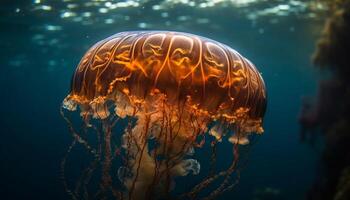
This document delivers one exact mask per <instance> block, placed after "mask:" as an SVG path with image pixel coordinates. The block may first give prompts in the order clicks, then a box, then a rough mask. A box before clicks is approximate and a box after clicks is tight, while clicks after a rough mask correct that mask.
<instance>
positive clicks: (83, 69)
mask: <svg viewBox="0 0 350 200" xmlns="http://www.w3.org/2000/svg"><path fill="white" fill-rule="evenodd" d="M154 89H157V90H159V91H160V92H162V93H164V94H166V95H167V97H168V99H169V101H175V102H176V101H181V100H184V99H185V98H189V97H190V98H191V101H192V102H194V103H195V104H197V105H198V106H199V108H201V109H203V110H207V111H209V112H210V113H214V114H215V112H216V111H217V110H225V111H226V112H233V111H235V110H237V109H239V108H241V107H244V108H249V115H250V117H251V118H256V119H257V118H262V117H263V115H264V112H265V109H266V89H265V84H264V81H263V79H262V77H261V75H260V73H259V72H258V71H257V69H256V68H255V66H254V65H253V64H252V63H251V62H250V61H249V60H248V59H246V58H244V57H243V56H241V55H240V54H239V53H238V52H237V51H235V50H233V49H231V48H230V47H228V46H226V45H224V44H221V43H219V42H216V41H214V40H210V39H207V38H204V37H200V36H196V35H193V34H188V33H180V32H167V31H135V32H122V33H118V34H115V35H113V36H111V37H109V38H107V39H105V40H102V41H100V42H98V43H97V44H95V45H94V46H93V47H92V48H90V49H89V50H88V51H87V53H86V54H85V55H84V57H83V58H82V60H81V61H80V63H79V66H78V67H77V69H76V72H75V74H74V77H73V79H72V88H71V95H74V96H78V97H81V99H84V100H86V101H92V100H93V99H95V98H98V97H101V96H102V97H105V98H106V99H109V98H112V94H113V93H114V92H116V91H123V90H124V91H128V92H129V93H130V95H135V96H137V97H139V98H146V97H147V95H150V93H151V92H152V91H153V90H154Z"/></svg>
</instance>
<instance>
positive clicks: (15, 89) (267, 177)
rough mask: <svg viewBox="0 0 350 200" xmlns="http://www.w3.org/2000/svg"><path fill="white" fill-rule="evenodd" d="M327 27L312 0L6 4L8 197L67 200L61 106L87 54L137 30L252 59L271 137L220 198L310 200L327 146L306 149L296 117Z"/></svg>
mask: <svg viewBox="0 0 350 200" xmlns="http://www.w3.org/2000/svg"><path fill="white" fill-rule="evenodd" d="M323 24H324V7H323V6H322V4H318V3H317V2H313V1H298V0H276V1H275V0H272V1H264V0H261V1H258V0H236V1H225V0H216V1H191V0H174V1H170V0H155V1H147V0H139V1H137V0H128V1H112V0H110V1H105V0H89V1H87V0H86V1H85V0H80V1H79V0H63V1H55V0H51V1H49V0H47V1H44V0H34V1H1V2H0V27H1V31H0V64H1V65H0V67H1V73H0V86H1V88H2V91H1V98H0V101H1V105H2V108H1V119H0V124H1V127H0V134H1V139H0V178H1V180H0V183H1V186H0V195H1V197H0V199H68V195H67V194H66V193H65V191H64V188H63V184H62V181H61V179H60V162H61V160H62V158H63V156H64V155H65V152H66V150H67V147H68V145H69V144H70V143H71V141H72V137H71V135H70V134H69V131H68V128H67V125H66V123H65V122H64V120H63V119H62V117H61V115H60V113H59V108H60V106H61V103H62V100H63V99H64V97H65V96H66V95H67V94H68V92H69V87H70V80H71V77H72V75H73V72H74V70H75V67H76V66H77V64H78V62H79V61H80V59H81V57H82V56H83V54H84V53H85V52H86V50H87V49H88V48H89V47H90V46H92V45H93V44H94V43H96V42H97V41H99V40H101V39H104V38H106V37H108V36H110V35H113V34H115V33H118V32H121V31H129V30H172V31H183V32H188V33H193V34H197V35H201V36H205V37H208V38H211V39H214V40H216V41H219V42H222V43H224V44H227V45H228V46H230V47H232V48H234V49H236V50H237V51H238V52H240V53H241V54H242V55H244V56H245V57H247V58H248V59H250V60H251V61H252V62H253V63H254V64H255V65H256V66H257V68H258V70H259V71H260V72H261V73H262V76H263V78H264V81H265V83H266V87H267V91H268V108H267V112H266V115H265V121H264V129H265V132H264V134H263V135H262V136H260V137H259V138H258V141H257V142H256V143H255V144H254V145H253V146H252V147H251V150H250V153H249V155H248V163H247V166H246V167H245V169H244V170H243V171H242V173H241V179H240V183H239V184H238V185H237V186H236V187H235V188H234V189H233V190H232V191H229V192H227V193H224V194H223V195H222V196H220V198H219V199H246V200H259V199H261V200H262V199H281V200H296V199H305V196H306V193H307V191H308V189H309V188H310V187H311V185H312V184H313V182H314V181H315V177H316V173H317V171H318V169H319V167H318V164H319V157H320V151H321V148H322V145H320V144H316V145H313V146H310V145H308V144H305V143H301V142H300V126H299V124H298V115H299V113H300V109H301V104H302V99H303V97H304V96H309V95H314V94H315V93H316V91H317V83H318V82H317V81H318V80H319V78H320V76H321V73H320V72H319V71H318V70H316V69H315V68H312V63H311V59H310V57H311V54H312V52H313V51H314V49H315V43H316V40H317V38H318V37H319V36H320V34H321V30H322V27H323ZM227 148H228V149H229V147H227ZM228 151H229V150H228ZM220 156H223V157H224V156H225V155H218V157H220ZM201 164H202V165H205V163H201ZM74 165H77V168H79V161H77V160H76V161H75V162H74ZM186 178H188V179H191V176H188V177H186ZM179 184H180V183H179Z"/></svg>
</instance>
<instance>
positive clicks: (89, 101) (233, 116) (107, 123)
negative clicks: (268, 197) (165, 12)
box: [61, 31, 267, 200]
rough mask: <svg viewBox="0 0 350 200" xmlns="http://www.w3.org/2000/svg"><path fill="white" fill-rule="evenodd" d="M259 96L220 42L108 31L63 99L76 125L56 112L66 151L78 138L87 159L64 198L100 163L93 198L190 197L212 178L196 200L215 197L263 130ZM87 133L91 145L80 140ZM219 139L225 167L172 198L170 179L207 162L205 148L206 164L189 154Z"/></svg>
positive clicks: (243, 65)
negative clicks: (66, 133) (66, 131)
mask: <svg viewBox="0 0 350 200" xmlns="http://www.w3.org/2000/svg"><path fill="white" fill-rule="evenodd" d="M266 102H267V99H266V89H265V84H264V81H263V79H262V77H261V74H260V73H259V72H258V70H257V69H256V67H255V66H254V65H253V64H252V63H251V62H250V61H249V60H248V59H246V58H244V57H243V56H242V55H240V54H239V53H238V52H237V51H235V50H233V49H232V48H230V47H228V46H226V45H224V44H221V43H219V42H216V41H214V40H211V39H208V38H205V37H201V36H197V35H193V34H189V33H182V32H170V31H133V32H121V33H117V34H115V35H113V36H111V37H109V38H107V39H104V40H102V41H100V42H98V43H97V44H95V45H94V46H92V47H91V48H90V49H89V50H88V51H87V52H86V54H85V55H84V56H83V58H82V59H81V61H80V63H79V65H78V67H77V68H76V71H75V73H74V75H73V78H72V80H71V88H70V93H69V94H68V96H67V97H66V98H65V99H64V100H63V103H62V108H64V109H66V110H69V111H76V110H79V112H78V113H80V118H81V120H82V122H83V124H84V128H82V130H83V131H77V130H76V129H75V128H74V123H73V122H72V121H73V120H71V119H69V117H67V116H66V115H67V114H65V112H64V109H62V108H61V114H62V115H63V117H64V119H66V121H67V122H68V124H69V127H70V130H71V132H72V134H73V137H74V142H73V143H72V145H71V146H70V148H69V151H71V150H72V148H73V146H74V145H76V144H81V145H82V146H83V147H85V148H86V149H87V150H88V152H90V153H91V154H92V155H93V156H94V157H95V158H96V159H95V162H93V165H92V166H93V167H89V168H88V169H87V170H86V173H84V174H85V175H84V176H83V177H82V178H80V182H79V183H78V184H77V186H76V188H75V189H67V183H66V184H65V186H66V189H67V191H68V193H69V194H70V195H71V196H72V198H73V199H79V198H82V197H87V194H88V193H89V190H88V189H86V188H85V189H82V188H84V187H87V186H86V185H88V183H89V181H90V180H91V176H92V175H91V173H92V172H93V171H96V170H97V167H96V166H97V165H99V166H100V168H101V169H100V170H101V183H100V184H99V185H100V186H99V187H100V188H99V191H98V192H97V194H95V196H96V195H100V196H101V197H102V196H104V197H105V198H106V197H111V198H113V199H128V200H139V199H175V198H177V199H195V198H197V197H199V196H200V193H201V192H202V191H203V190H205V189H206V188H208V186H210V185H212V184H213V183H214V182H216V184H214V185H215V188H214V189H212V190H211V191H210V192H208V191H206V196H205V197H203V196H202V197H203V198H204V199H215V198H216V197H217V196H218V195H219V194H221V193H223V192H225V191H227V190H229V189H231V188H232V187H233V186H234V185H235V181H232V177H231V175H232V174H233V173H234V172H235V170H236V168H237V162H238V160H239V146H244V145H248V144H249V142H250V141H249V138H250V136H251V135H252V134H262V133H263V127H262V124H263V117H264V113H265V109H266ZM73 113H74V112H73ZM123 124H124V125H123ZM84 130H85V131H84ZM89 130H90V132H91V131H92V132H96V135H97V139H96V141H97V142H96V141H94V142H91V141H89V136H87V133H88V132H89ZM84 133H85V134H84ZM226 141H227V144H229V145H230V146H231V150H230V151H229V152H227V154H226V155H219V156H224V157H227V156H229V157H231V161H230V162H231V163H230V165H229V166H228V167H227V168H225V169H222V170H220V171H218V170H210V171H211V172H210V173H209V172H208V173H207V175H202V176H201V177H203V179H202V180H201V181H199V182H198V183H196V184H195V185H193V186H192V188H190V189H188V191H184V192H183V193H181V194H177V196H174V195H175V194H174V192H173V191H174V190H175V188H176V180H177V179H176V178H177V177H184V176H198V175H200V174H202V173H205V172H202V171H201V165H202V166H203V164H204V165H205V164H208V163H212V162H215V157H216V156H217V155H216V153H215V151H214V150H213V151H212V155H208V158H209V159H210V161H209V162H207V163H200V162H199V160H198V159H196V153H197V151H200V150H201V149H203V148H205V146H206V145H208V146H210V147H212V149H215V147H216V145H219V143H225V142H226ZM65 163H66V159H64V162H63V164H62V166H63V169H64V165H65ZM207 171H208V170H207ZM219 180H221V182H220V183H217V182H218V181H219ZM211 188H212V187H211ZM81 191H84V192H81ZM79 192H80V193H82V194H79ZM79 195H80V196H79Z"/></svg>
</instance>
